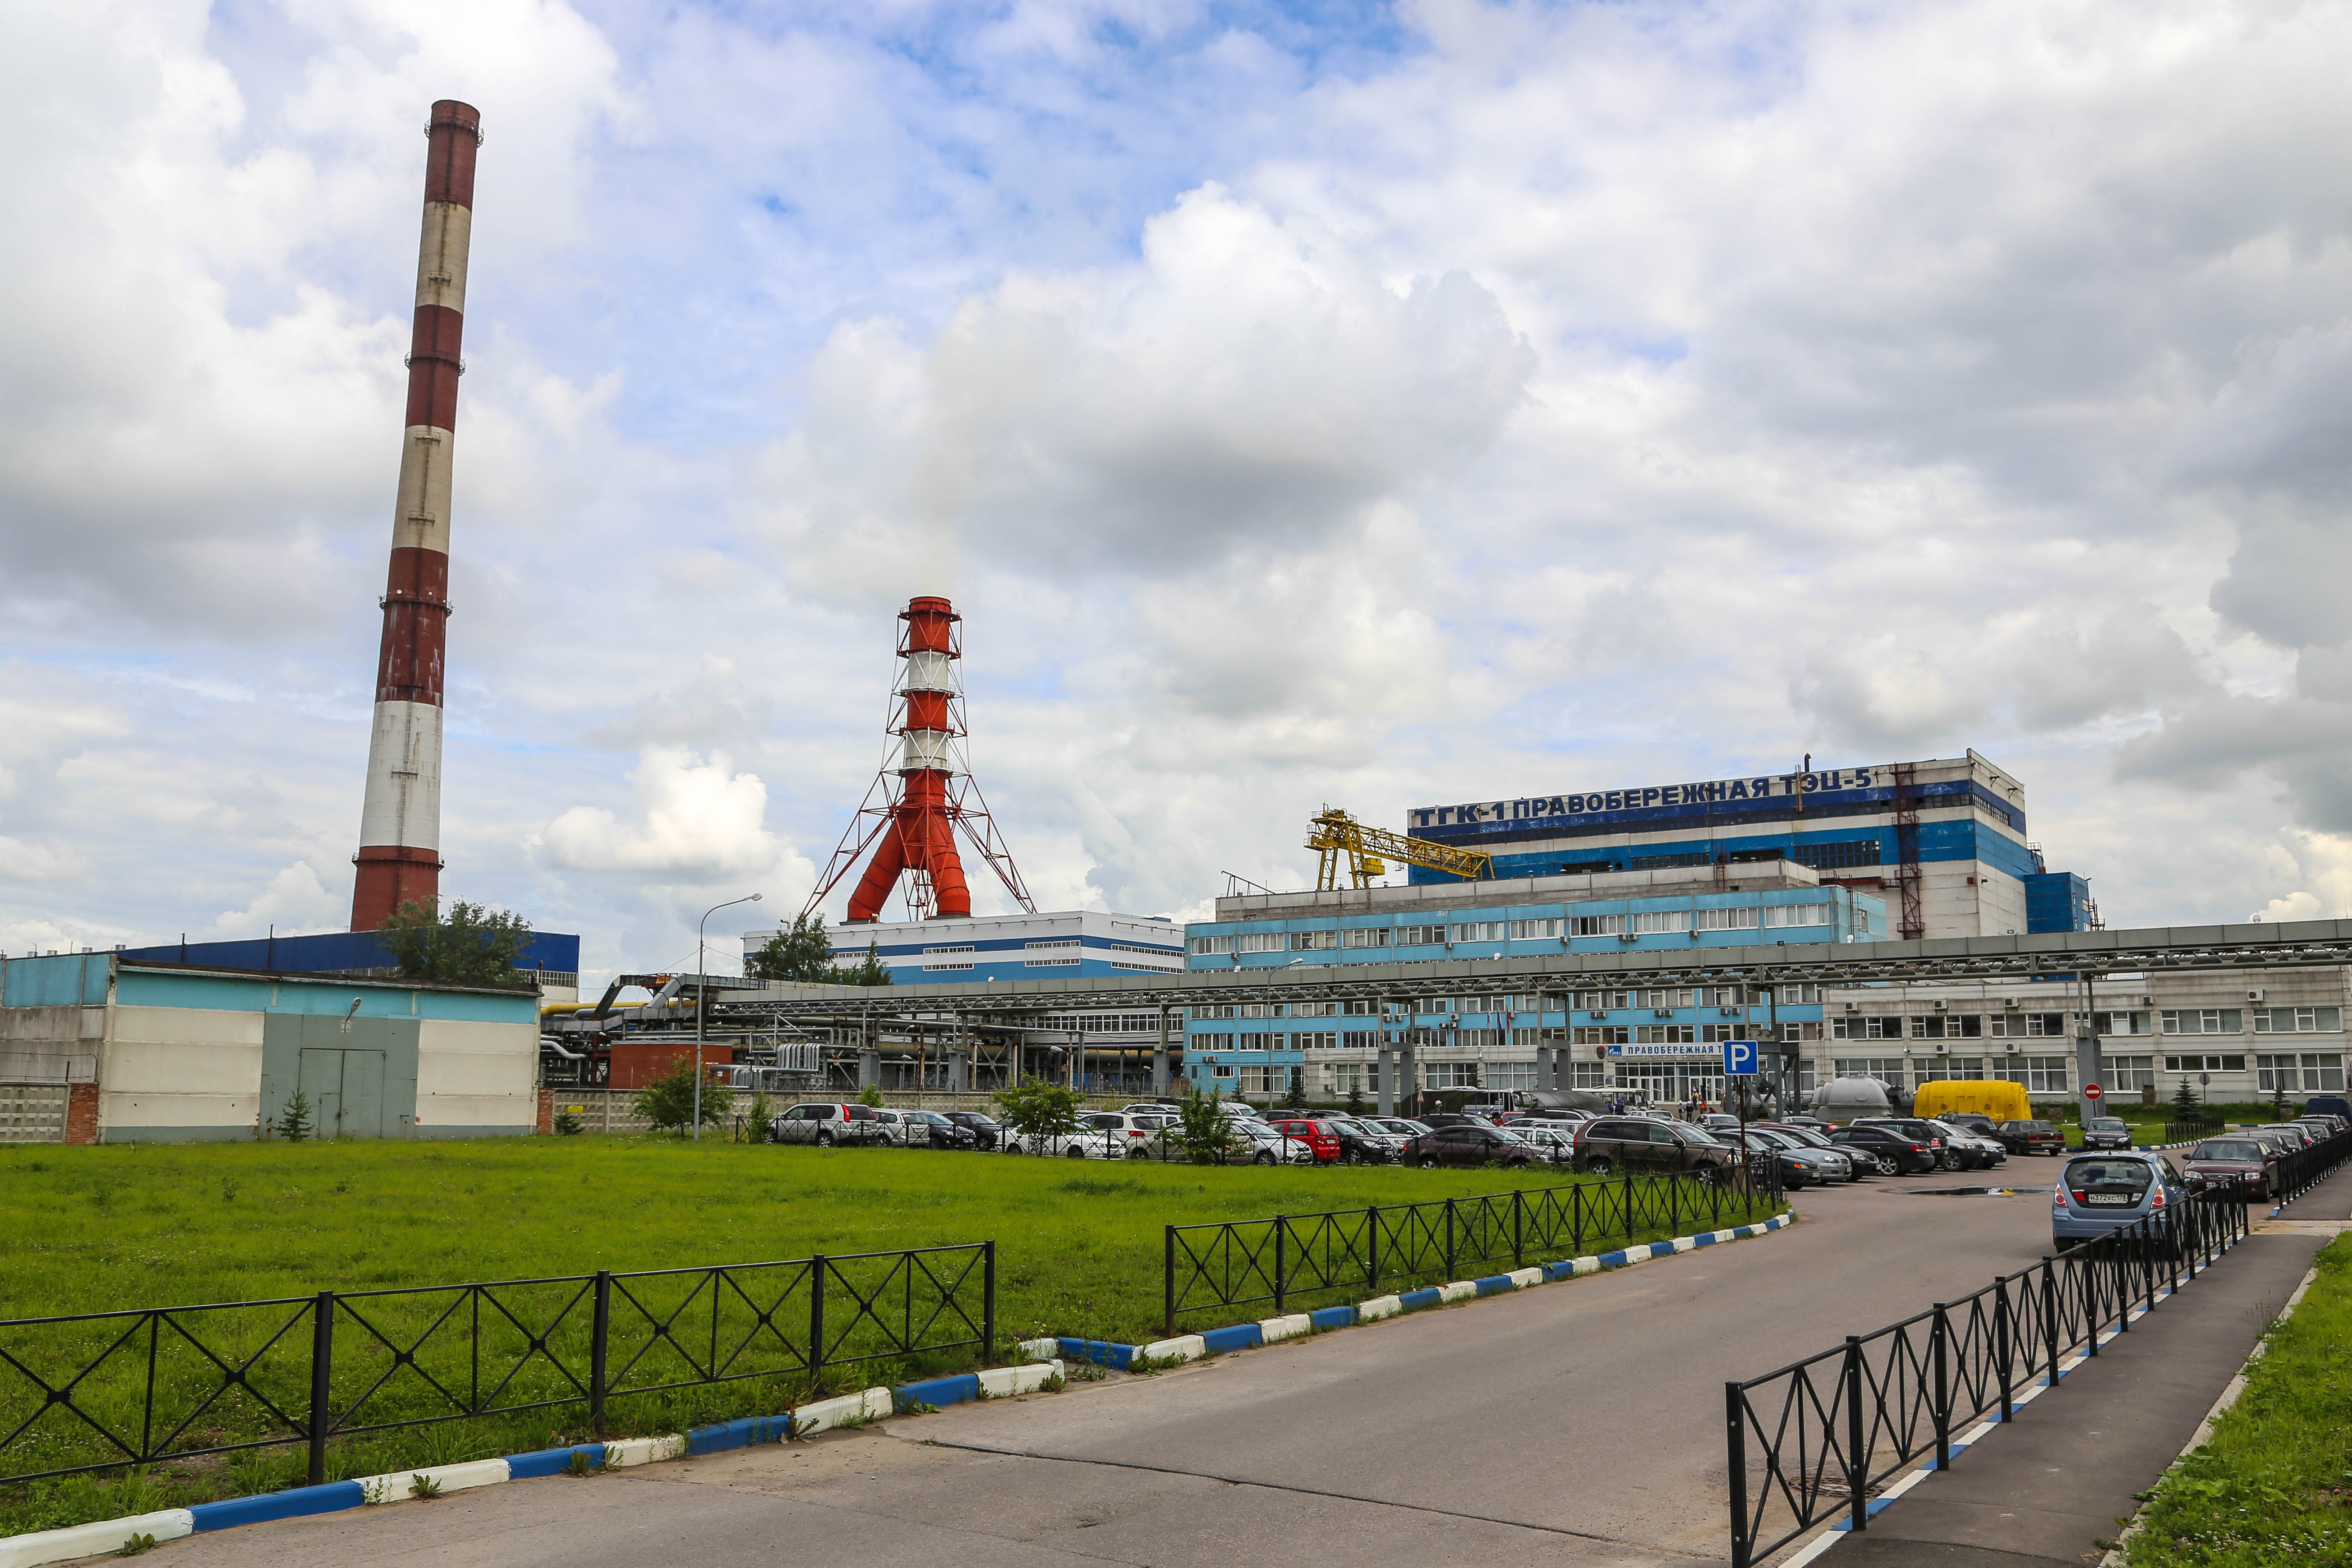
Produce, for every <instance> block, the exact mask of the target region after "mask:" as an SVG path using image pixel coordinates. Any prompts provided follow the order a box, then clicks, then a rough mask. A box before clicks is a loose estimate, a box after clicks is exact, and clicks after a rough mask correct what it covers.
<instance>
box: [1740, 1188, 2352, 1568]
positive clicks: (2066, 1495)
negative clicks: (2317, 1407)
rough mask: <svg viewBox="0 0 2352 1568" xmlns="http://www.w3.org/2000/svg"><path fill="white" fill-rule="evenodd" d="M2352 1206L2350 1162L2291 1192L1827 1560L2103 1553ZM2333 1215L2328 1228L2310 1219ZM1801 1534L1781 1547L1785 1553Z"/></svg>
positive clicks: (2015, 1558) (2011, 1561)
mask: <svg viewBox="0 0 2352 1568" xmlns="http://www.w3.org/2000/svg"><path fill="white" fill-rule="evenodd" d="M2347 1218H2352V1169H2347V1170H2345V1171H2341V1172H2338V1173H2336V1174H2335V1175H2334V1176H2331V1177H2329V1178H2328V1179H2327V1180H2326V1181H2325V1182H2323V1183H2321V1184H2319V1185H2318V1186H2317V1187H2315V1188H2314V1189H2313V1190H2312V1191H2311V1192H2309V1193H2307V1194H2305V1195H2304V1197H2303V1198H2301V1199H2300V1200H2298V1201H2297V1202H2295V1203H2294V1204H2292V1205H2288V1207H2287V1210H2286V1212H2285V1213H2284V1215H2280V1220H2281V1221H2284V1222H2288V1223H2286V1224H2280V1223H2277V1222H2272V1223H2270V1224H2266V1225H2263V1226H2258V1227H2257V1229H2256V1232H2255V1234H2254V1235H2253V1236H2252V1237H2249V1238H2248V1239H2247V1240H2246V1241H2245V1243H2244V1244H2243V1245H2242V1246H2240V1247H2237V1248H2236V1249H2234V1250H2233V1251H2232V1252H2231V1254H2230V1256H2229V1257H2227V1258H2224V1259H2222V1260H2221V1262H2220V1263H2219V1264H2217V1265H2216V1266H2214V1267H2213V1268H2210V1269H2207V1270H2204V1271H2203V1272H2201V1273H2200V1274H2199V1276H2198V1278H2197V1279H2196V1282H2195V1283H2193V1284H2188V1285H2184V1286H2182V1287H2181V1289H2180V1290H2179V1293H2178V1294H2176V1295H2173V1296H2171V1297H2168V1298H2167V1299H2166V1300H2165V1301H2164V1303H2163V1304H2162V1305H2161V1306H2159V1307H2158V1309H2157V1310H2155V1311H2153V1312H2151V1313H2149V1314H2148V1315H2147V1316H2146V1317H2144V1318H2141V1319H2140V1320H2139V1321H2137V1322H2136V1323H2134V1324H2133V1325H2132V1328H2131V1331H2129V1332H2128V1333H2124V1334H2119V1335H2117V1336H2116V1338H2114V1339H2113V1340H2111V1341H2109V1342H2107V1343H2106V1344H2105V1346H2103V1347H2102V1348H2101V1350H2100V1352H2099V1355H2098V1359H2097V1360H2095V1361H2087V1362H2084V1363H2083V1364H2082V1365H2081V1366H2079V1367H2077V1368H2076V1369H2075V1370H2074V1372H2072V1373H2068V1374H2067V1375H2066V1377H2065V1378H2064V1379H2063V1381H2062V1382H2061V1383H2060V1384H2059V1386H2058V1387H2057V1388H2055V1389H2053V1390H2051V1391H2049V1392H2048V1393H2046V1394H2042V1396H2041V1397H2039V1398H2037V1399H2035V1400H2034V1401H2032V1403H2031V1404H2029V1405H2026V1406H2025V1407H2024V1408H2022V1409H2021V1410H2020V1411H2018V1413H2017V1416H2016V1419H2015V1420H2013V1421H2011V1422H2010V1423H2008V1424H2007V1425H2006V1426H1996V1427H1994V1428H1993V1429H1992V1430H1991V1431H1990V1432H1989V1433H1988V1434H1986V1435H1985V1436H1983V1437H1982V1438H1981V1439H1980V1440H1979V1441H1978V1442H1976V1443H1975V1444H1973V1445H1971V1446H1970V1447H1969V1449H1968V1451H1967V1452H1966V1453H1964V1454H1962V1455H1961V1456H1960V1457H1959V1458H1958V1459H1956V1460H1955V1461H1954V1463H1953V1467H1952V1468H1950V1469H1949V1470H1946V1471H1943V1472H1941V1473H1938V1474H1935V1475H1931V1476H1929V1477H1927V1479H1926V1480H1924V1481H1922V1482H1920V1483H1919V1484H1918V1485H1917V1486H1916V1487H1914V1488H1912V1489H1911V1490H1910V1491H1909V1492H1907V1493H1906V1494H1905V1496H1904V1497H1903V1498H1902V1499H1901V1500H1898V1501H1896V1502H1895V1503H1894V1504H1893V1505H1892V1506H1890V1507H1888V1508H1886V1509H1885V1510H1883V1511H1881V1512H1880V1513H1878V1514H1876V1515H1874V1517H1873V1518H1872V1519H1871V1521H1870V1528H1869V1529H1868V1530H1867V1531H1862V1532H1860V1533H1855V1534H1847V1535H1840V1536H1839V1537H1838V1538H1837V1539H1836V1542H1835V1543H1834V1544H1833V1545H1832V1546H1831V1547H1830V1549H1829V1550H1828V1551H1827V1552H1824V1553H1822V1554H1821V1555H1820V1556H1818V1557H1816V1558H1815V1559H1814V1560H1813V1561H1814V1562H1815V1563H1819V1564H1820V1565H1821V1568H1864V1565H1867V1564H1875V1563H1885V1564H1890V1565H1891V1564H1897V1563H1899V1564H1903V1565H1904V1568H1913V1565H1918V1568H2025V1565H2029V1564H2046V1563H2067V1564H2069V1565H2070V1568H2081V1564H2082V1563H2084V1562H2086V1561H2095V1560H2096V1559H2097V1556H2098V1554H2099V1552H2100V1550H2101V1547H2100V1543H2101V1542H2112V1541H2113V1540H2115V1538H2116V1536H2117V1535H2118V1534H2119V1533H2120V1532H2121V1531H2122V1529H2123V1522H2124V1521H2126V1520H2128V1519H2129V1518H2130V1517H2131V1516H2132V1514H2133V1513H2134V1512H2135V1511H2136V1510H2137V1509H2138V1507H2139V1503H2138V1501H2137V1497H2136V1494H2137V1493H2139V1492H2143V1491H2146V1490H2147V1489H2148V1488H2149V1487H2151V1486H2153V1485H2155V1483H2156V1480H2157V1479H2158V1477H2159V1476H2161V1475H2162V1474H2163V1473H2164V1469H2165V1467H2166V1466H2168V1465H2169V1464H2171V1463H2172V1461H2173V1460H2174V1459H2175V1458H2178V1457H2179V1453H2180V1450H2181V1448H2182V1447H2183V1446H2184V1445H2186V1444H2187V1443H2188V1442H2189V1438H2190V1437H2191V1436H2194V1435H2195V1433H2196V1431H2197V1426H2198V1423H2199V1422H2200V1421H2202V1420H2203V1419H2204V1418H2205V1413H2206V1412H2207V1411H2208V1410H2210V1409H2211V1408H2212V1406H2213V1402H2214V1401H2215V1400H2216V1399H2219V1398H2220V1397H2221V1391H2222V1390H2223V1389H2224V1388H2226V1387H2228V1386H2229V1383H2230V1380H2231V1378H2232V1377H2235V1376H2236V1375H2237V1373H2238V1369H2239V1368H2240V1367H2241V1366H2242V1365H2243V1364H2244V1363H2245V1359H2246V1356H2247V1354H2248V1352H2251V1351H2252V1349H2253V1348H2254V1346H2255V1344H2256V1343H2257V1342H2259V1341H2260V1340H2261V1339H2262V1337H2263V1333H2264V1332H2265V1331H2267V1330H2268V1329H2269V1327H2270V1324H2271V1321H2272V1320H2273V1319H2274V1318H2276V1317H2277V1316H2278V1314H2279V1311H2280V1310H2281V1309H2282V1308H2284V1306H2285V1304H2286V1299H2287V1298H2288V1297H2289V1296H2290V1295H2292V1294H2294V1289H2295V1287H2296V1285H2298V1284H2300V1283H2301V1282H2302V1279H2303V1277H2304V1275H2305V1273H2306V1272H2307V1271H2308V1270H2309V1269H2310V1268H2311V1260H2312V1258H2314V1257H2315V1256H2316V1255H2317V1253H2318V1251H2319V1249H2320V1248H2321V1247H2325V1246H2326V1244H2327V1237H2328V1236H2330V1235H2333V1234H2336V1230H2337V1229H2340V1228H2341V1226H2342V1225H2343V1223H2344V1222H2345V1221H2346V1220H2347ZM2323 1226H2324V1227H2325V1232H2324V1234H2314V1232H2315V1231H2318V1230H2321V1229H2322V1227H2323ZM1801 1551H1802V1548H1801V1547H1800V1548H1798V1549H1795V1550H1792V1551H1791V1552H1784V1553H1782V1557H1783V1558H1784V1559H1785V1558H1788V1557H1790V1556H1794V1555H1796V1554H1797V1553H1798V1552H1801Z"/></svg>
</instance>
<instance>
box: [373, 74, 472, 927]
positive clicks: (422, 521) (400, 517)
mask: <svg viewBox="0 0 2352 1568" xmlns="http://www.w3.org/2000/svg"><path fill="white" fill-rule="evenodd" d="M481 122H482V117H481V114H480V112H479V111H478V110H476V109H475V108H474V107H473V106H472V105H471V104H467V103H459V102H457V101H456V100H453V99H443V100H441V101H439V102H438V103H436V104H435V105H434V106H433V121H432V123H431V124H429V125H427V126H426V127H425V136H426V138H427V139H428V140H427V151H426V153H425V233H424V237H423V239H422V241H421V242H420V243H419V245H418V247H417V256H416V320H415V326H414V328H413V329H412V331H411V334H410V340H409V351H408V419H407V426H408V428H407V431H406V433H405V434H404V436H403V437H402V439H401V449H400V491H399V496H398V499H397V500H396V502H395V504H394V508H393V515H392V573H391V576H390V580H389V582H388V584H387V585H386V587H385V589H384V595H383V644H382V647H381V648H380V650H379V652H378V654H377V656H376V676H375V732H374V734H373V737H372V739H371V740H370V741H369V742H368V773H367V799H366V802H365V804H364V805H362V807H361V810H360V852H359V854H358V855H356V856H355V857H353V861H354V863H355V864H356V865H357V866H358V868H359V875H358V877H357V878H356V879H354V883H353V886H352V930H353V931H373V930H375V929H376V928H377V927H378V926H380V925H382V924H383V922H384V921H385V919H386V918H387V917H388V916H390V915H391V914H392V912H393V911H394V910H396V909H398V908H399V907H400V906H401V905H402V904H404V903H405V902H407V901H408V900H411V899H431V898H433V897H434V896H435V895H436V894H437V893H438V892H439V891H440V889H441V864H442V862H441V677H442V663H443V647H444V645H445V642H446V632H447V625H448V620H449V469H450V460H451V457H452V453H453V450H454V448H455V447H456V445H457V377H458V376H459V375H461V374H464V372H465V364H464V363H463V362H462V361H461V360H460V359H459V358H458V357H457V350H458V338H459V329H460V328H461V327H462V325H463V324H464V319H465V310H466V252H467V246H468V245H469V243H470V242H471V240H472V237H473V224H474V154H475V151H476V149H478V147H479V146H480V145H481V142H482V132H481Z"/></svg>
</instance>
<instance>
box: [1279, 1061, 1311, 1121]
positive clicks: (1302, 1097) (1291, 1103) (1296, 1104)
mask: <svg viewBox="0 0 2352 1568" xmlns="http://www.w3.org/2000/svg"><path fill="white" fill-rule="evenodd" d="M1282 1104H1283V1108H1284V1109H1285V1110H1306V1109H1307V1066H1306V1064H1305V1063H1304V1062H1302V1063H1300V1064H1299V1065H1297V1067H1294V1068H1291V1069H1290V1085H1289V1087H1288V1088H1286V1089H1284V1090H1283V1091H1282Z"/></svg>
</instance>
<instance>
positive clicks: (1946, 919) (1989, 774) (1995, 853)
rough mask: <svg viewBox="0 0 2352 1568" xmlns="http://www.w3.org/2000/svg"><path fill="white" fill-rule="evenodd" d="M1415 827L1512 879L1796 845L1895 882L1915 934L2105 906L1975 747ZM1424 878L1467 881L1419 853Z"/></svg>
mask: <svg viewBox="0 0 2352 1568" xmlns="http://www.w3.org/2000/svg"><path fill="white" fill-rule="evenodd" d="M1405 831H1406V832H1407V833H1409V834H1411V835H1412V837H1416V838H1426V839H1432V840H1434V841H1436V842H1438V843H1441V844H1445V845H1448V846H1452V847H1457V848H1469V849H1481V850H1485V851H1486V852H1488V853H1489V854H1491V855H1492V856H1493V857H1494V875H1495V876H1496V877H1497V878H1500V879H1506V880H1508V879H1514V878H1520V877H1530V876H1554V875H1559V874H1561V873H1564V872H1579V871H1642V870H1663V869H1671V868H1683V867H1700V866H1711V865H1714V864H1717V863H1719V862H1721V863H1728V864H1730V865H1733V866H1738V865H1741V864H1744V863H1747V862H1750V861H1760V860H1776V859H1784V858H1785V859H1788V860H1792V861H1794V862H1796V863H1797V864H1799V865H1801V866H1806V867H1810V868H1811V869H1813V870H1814V871H1816V872H1818V873H1819V874H1820V875H1821V877H1822V880H1823V881H1825V882H1834V883H1838V884H1841V885H1843V886H1846V887H1853V888H1863V889H1869V890H1871V891H1873V892H1877V893H1883V894H1884V895H1885V897H1886V899H1887V900H1888V903H1889V906H1890V909H1891V910H1892V911H1893V913H1894V916H1895V926H1894V928H1893V930H1892V931H1891V934H1892V935H1894V936H1895V937H1897V938H1902V939H1912V938H1919V937H1947V936H2004V935H2014V934H2018V933H2021V932H2041V931H2084V930H2090V929H2093V928H2094V926H2095V923H2096V921H2097V918H2098V911H2097V908H2096V906H2095V905H2094V904H2093V903H2092V902H2091V899H2090V889H2089V885H2088V884H2087V883H2086V882H2084V880H2083V879H2082V878H2080V877H2076V876H2074V875H2072V874H2071V873H2068V872H2063V871H2052V870H2050V869H2049V868H2047V867H2046V866H2045V865H2043V864H2042V854H2041V851H2040V849H2039V848H2038V847H2036V846H2035V845H2034V844H2033V843H2032V841H2031V840H2030V839H2029V837H2027V832H2026V818H2025V787H2024V785H2022V784H2020V783H2018V782H2017V780H2016V779H2014V778H2012V777H2011V776H2010V775H2009V774H2008V773H2006V772H2004V771H2003V770H2001V769H2000V768H1999V767H1996V766H1995V765H1994V764H1993V763H1990V762H1989V761H1987V760H1986V759H1985V758H1983V757H1981V756H1979V755H1978V754H1977V753H1976V752H1969V753H1968V755H1966V756H1965V757H1959V758H1949V759H1943V760H1938V761H1930V762H1921V763H1882V764H1877V765H1874V766H1870V767H1860V768H1834V769H1822V770H1809V771H1802V772H1796V773H1779V774H1769V775H1758V776H1755V777H1751V778H1734V779H1711V780H1706V781H1704V782H1700V783H1695V784H1649V785H1640V786H1629V787H1623V788H1604V789H1594V790H1587V791H1585V792H1583V793H1581V794H1575V793H1571V794H1565V795H1527V796H1520V797H1517V798H1514V799H1508V800H1489V801H1474V802H1471V803H1468V804H1465V805H1429V806H1417V807H1415V808H1413V809H1412V810H1410V811H1408V812H1407V813H1406V814H1405ZM1906 839H1907V840H1908V844H1907V845H1906ZM1906 847H1910V848H1912V849H1913V851H1914V852H1913V853H1910V854H1908V855H1906ZM1412 880H1413V881H1414V882H1417V883H1444V882H1448V881H1452V880H1454V879H1453V878H1451V877H1449V876H1447V875H1446V874H1445V873H1444V872H1439V871H1431V870H1425V869H1422V868H1414V869H1413V871H1412ZM1906 880H1907V881H1908V882H1909V883H1910V889H1909V891H1910V894H1911V898H1912V900H1914V901H1913V902H1911V903H1909V904H1908V906H1907V907H1908V909H1909V910H1910V911H1912V912H1910V913H1906V900H1905V898H1904V891H1905V889H1904V886H1903V884H1904V883H1905V882H1906ZM1914 919H1916V927H1914V928H1913V929H1906V925H1908V924H1910V922H1911V921H1912V920H1914Z"/></svg>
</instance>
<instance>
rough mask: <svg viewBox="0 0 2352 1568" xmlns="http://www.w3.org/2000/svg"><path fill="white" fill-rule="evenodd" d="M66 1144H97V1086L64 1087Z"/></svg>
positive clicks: (90, 1084)
mask: <svg viewBox="0 0 2352 1568" xmlns="http://www.w3.org/2000/svg"><path fill="white" fill-rule="evenodd" d="M66 1142H68V1143H95V1142H98V1085H96V1084H94V1083H76V1084H68V1085H67V1086H66Z"/></svg>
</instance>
